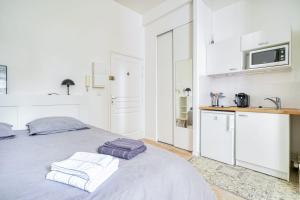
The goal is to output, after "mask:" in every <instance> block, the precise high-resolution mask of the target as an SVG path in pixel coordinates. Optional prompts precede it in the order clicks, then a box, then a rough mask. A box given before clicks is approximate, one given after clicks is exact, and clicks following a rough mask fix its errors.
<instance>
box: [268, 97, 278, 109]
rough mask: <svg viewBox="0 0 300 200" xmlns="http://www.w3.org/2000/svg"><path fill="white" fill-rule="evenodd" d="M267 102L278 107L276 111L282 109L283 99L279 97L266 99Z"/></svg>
mask: <svg viewBox="0 0 300 200" xmlns="http://www.w3.org/2000/svg"><path fill="white" fill-rule="evenodd" d="M265 100H269V101H272V102H273V103H274V104H275V105H276V109H281V99H280V98H279V97H270V98H265Z"/></svg>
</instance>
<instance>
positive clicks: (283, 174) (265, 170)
mask: <svg viewBox="0 0 300 200" xmlns="http://www.w3.org/2000/svg"><path fill="white" fill-rule="evenodd" d="M236 165H238V166H241V167H245V168H248V169H252V170H254V171H257V172H261V173H264V174H267V175H271V176H274V177H277V178H280V179H283V180H286V181H289V180H290V172H281V171H277V170H274V169H269V168H266V167H262V166H258V165H255V164H252V163H248V162H244V161H240V160H236Z"/></svg>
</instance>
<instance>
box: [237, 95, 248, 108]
mask: <svg viewBox="0 0 300 200" xmlns="http://www.w3.org/2000/svg"><path fill="white" fill-rule="evenodd" d="M234 103H235V104H236V106H237V107H241V108H247V107H249V105H250V96H249V95H248V94H245V93H238V94H236V95H235V100H234Z"/></svg>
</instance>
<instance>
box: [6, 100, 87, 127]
mask: <svg viewBox="0 0 300 200" xmlns="http://www.w3.org/2000/svg"><path fill="white" fill-rule="evenodd" d="M51 116H68V117H74V118H76V119H79V120H81V121H83V122H85V123H88V122H87V109H86V103H85V101H84V98H83V96H11V95H7V96H0V122H5V123H9V124H12V125H13V126H14V127H13V128H14V129H15V130H22V129H26V124H27V123H28V122H30V121H32V120H35V119H38V118H41V117H51Z"/></svg>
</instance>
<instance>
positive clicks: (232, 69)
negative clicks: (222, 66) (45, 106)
mask: <svg viewBox="0 0 300 200" xmlns="http://www.w3.org/2000/svg"><path fill="white" fill-rule="evenodd" d="M236 70H237V68H229V71H236Z"/></svg>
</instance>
